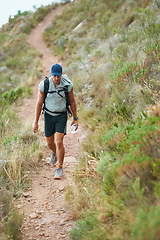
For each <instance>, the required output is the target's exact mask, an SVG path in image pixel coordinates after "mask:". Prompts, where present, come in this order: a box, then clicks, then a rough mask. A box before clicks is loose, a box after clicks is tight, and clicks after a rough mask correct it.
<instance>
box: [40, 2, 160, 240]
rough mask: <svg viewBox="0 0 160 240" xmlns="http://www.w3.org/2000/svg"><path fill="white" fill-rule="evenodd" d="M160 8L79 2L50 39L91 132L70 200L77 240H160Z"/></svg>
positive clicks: (47, 33)
mask: <svg viewBox="0 0 160 240" xmlns="http://www.w3.org/2000/svg"><path fill="white" fill-rule="evenodd" d="M159 8H160V4H159V1H149V0H148V1H147V0H146V1H103V0H100V1H96V0H95V1H90V0H81V1H75V2H74V3H72V4H71V5H70V8H66V9H65V10H64V12H63V18H62V17H61V16H58V18H56V19H53V22H52V24H51V25H50V26H49V27H48V28H47V29H46V31H45V32H44V40H45V41H46V43H47V45H48V46H49V47H50V48H51V49H52V50H53V51H54V53H57V55H58V56H59V59H60V60H61V59H63V60H64V61H65V72H66V74H68V76H69V77H70V78H71V79H72V81H73V82H74V90H75V94H76V99H77V102H78V109H79V119H80V122H81V123H83V125H84V127H85V128H86V130H87V132H88V135H87V137H86V140H85V142H84V144H83V148H84V152H85V153H87V154H84V156H81V159H80V162H81V164H80V166H79V167H78V169H77V171H76V174H75V179H74V181H75V183H74V185H73V186H72V187H70V188H69V189H68V192H67V193H66V199H67V201H69V203H70V206H71V211H72V213H73V217H76V220H77V221H76V225H75V227H74V228H73V229H72V231H71V233H70V237H71V239H74V240H80V239H83V240H85V239H87V240H88V239H92V240H93V239H103V240H105V239H110V240H112V239H116V240H117V239H143V240H145V239H146V240H147V239H159V229H158V224H159V220H160V215H159V200H160V199H159V196H160V192H159V180H160V179H159V174H158V172H159V170H160V152H159V146H160V144H159V143H160V139H159V137H160V135H159V134H160V82H159V73H158V72H159V60H160V46H159V37H160V36H159V32H160V31H159V30H160V25H159V21H158V19H159V15H158V12H159ZM71 16H72V17H71ZM53 26H54V27H53ZM53 42H54V44H53Z"/></svg>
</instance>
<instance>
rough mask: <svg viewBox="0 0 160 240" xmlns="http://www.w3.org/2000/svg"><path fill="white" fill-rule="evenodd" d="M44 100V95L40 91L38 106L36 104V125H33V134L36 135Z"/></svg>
mask: <svg viewBox="0 0 160 240" xmlns="http://www.w3.org/2000/svg"><path fill="white" fill-rule="evenodd" d="M43 100H44V93H42V92H41V90H40V89H39V92H38V99H37V104H36V113H35V120H34V124H33V132H34V133H36V132H37V131H38V121H39V117H40V114H41V110H42V104H43Z"/></svg>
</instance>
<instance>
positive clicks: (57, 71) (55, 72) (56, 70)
mask: <svg viewBox="0 0 160 240" xmlns="http://www.w3.org/2000/svg"><path fill="white" fill-rule="evenodd" d="M51 74H52V76H58V77H60V76H61V75H62V67H61V65H59V64H54V65H53V66H52V67H51Z"/></svg>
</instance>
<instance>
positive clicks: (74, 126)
mask: <svg viewBox="0 0 160 240" xmlns="http://www.w3.org/2000/svg"><path fill="white" fill-rule="evenodd" d="M75 129H76V124H73V125H72V126H71V133H75V132H76V130H75Z"/></svg>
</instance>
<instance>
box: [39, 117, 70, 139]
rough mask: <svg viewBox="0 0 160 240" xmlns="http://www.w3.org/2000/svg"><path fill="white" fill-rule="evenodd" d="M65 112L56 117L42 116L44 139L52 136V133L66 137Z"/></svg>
mask: <svg viewBox="0 0 160 240" xmlns="http://www.w3.org/2000/svg"><path fill="white" fill-rule="evenodd" d="M66 126H67V112H62V113H60V114H59V115H58V116H51V115H50V114H48V113H46V112H45V114H44V134H45V136H46V137H50V136H52V135H53V134H54V133H56V132H59V133H64V134H65V135H66Z"/></svg>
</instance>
